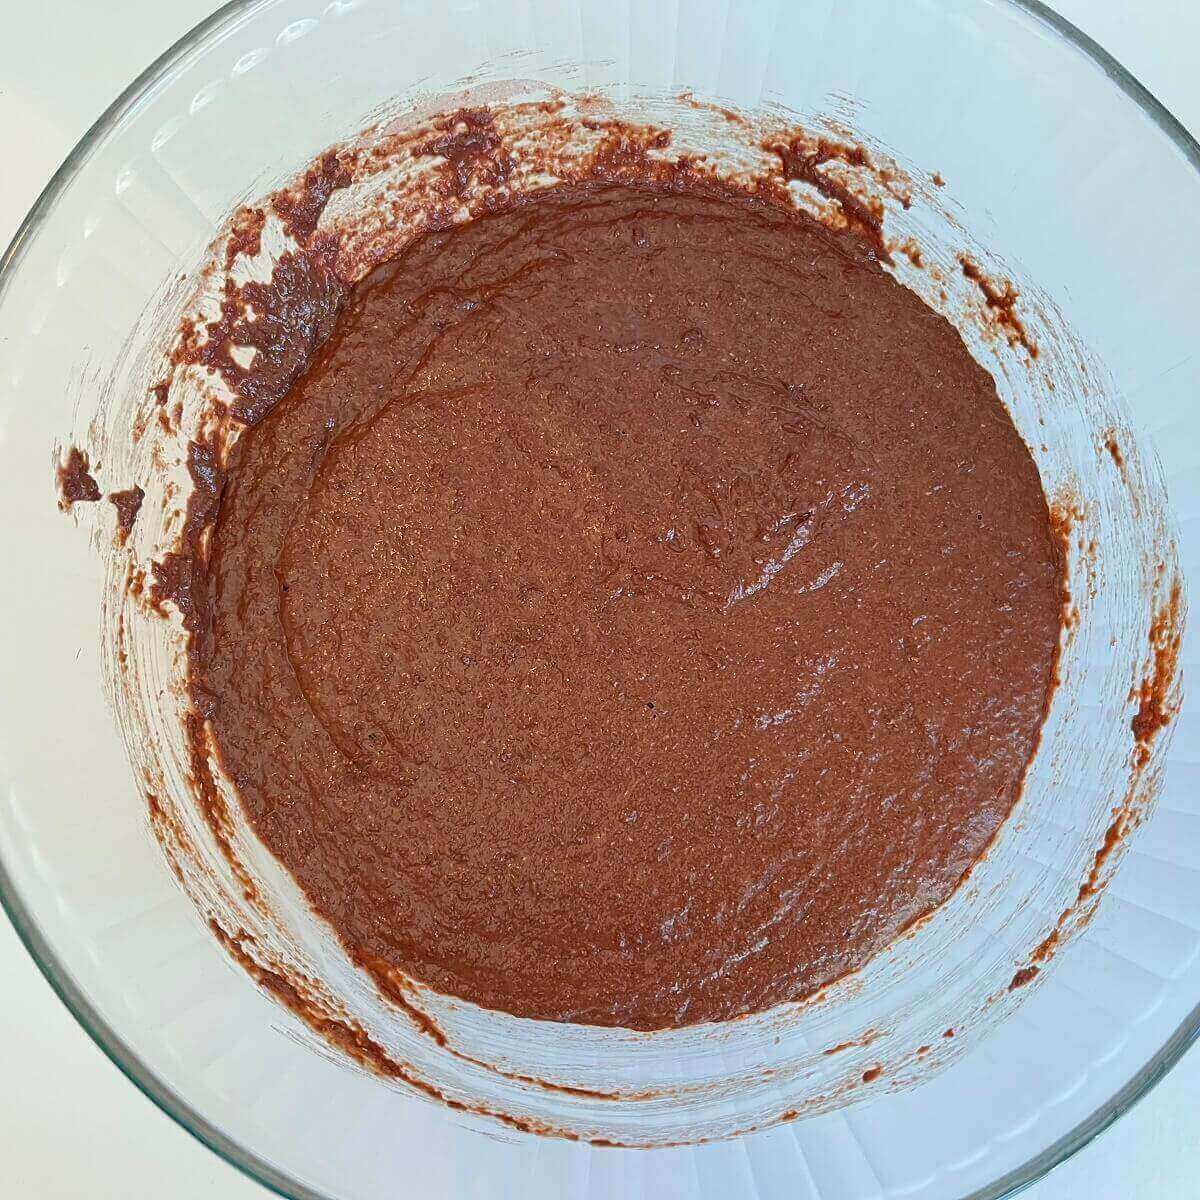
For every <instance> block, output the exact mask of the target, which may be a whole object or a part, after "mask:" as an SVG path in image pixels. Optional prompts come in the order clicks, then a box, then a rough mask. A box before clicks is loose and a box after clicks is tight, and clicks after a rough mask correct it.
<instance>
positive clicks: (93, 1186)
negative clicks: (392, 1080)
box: [0, 0, 1200, 1200]
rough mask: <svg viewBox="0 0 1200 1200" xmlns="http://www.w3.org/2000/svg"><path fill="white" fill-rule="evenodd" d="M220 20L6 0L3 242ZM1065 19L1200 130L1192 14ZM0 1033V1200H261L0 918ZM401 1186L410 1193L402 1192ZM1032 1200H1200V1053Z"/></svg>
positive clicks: (185, 8) (1198, 42) (1087, 13)
mask: <svg viewBox="0 0 1200 1200" xmlns="http://www.w3.org/2000/svg"><path fill="white" fill-rule="evenodd" d="M213 7H214V6H213V4H212V3H211V2H210V0H36V2H34V3H29V2H28V0H26V2H24V3H18V2H17V0H0V18H2V19H0V31H2V32H0V245H3V244H4V243H6V242H7V241H8V239H9V238H10V237H11V236H12V234H13V232H15V230H16V226H17V224H18V222H19V221H20V219H21V218H22V217H23V216H24V214H25V212H26V210H27V209H28V208H29V206H30V205H31V204H32V203H33V201H34V199H35V198H36V197H37V194H38V193H39V192H40V191H41V189H42V187H43V186H44V184H45V183H46V181H47V180H48V179H49V177H50V175H51V174H52V173H53V171H54V170H55V168H56V167H57V166H58V165H59V163H60V162H61V161H62V159H63V158H64V157H65V156H66V154H67V153H68V151H69V150H70V149H71V147H72V146H73V145H74V144H75V142H76V141H77V140H78V139H79V138H80V136H81V135H82V134H83V133H84V131H85V130H86V129H87V127H88V126H89V125H90V124H91V123H92V121H93V120H94V119H95V118H96V117H97V116H98V115H99V114H100V112H101V111H102V110H103V109H104V108H105V107H106V106H107V105H108V104H109V102H110V101H111V100H113V99H114V98H115V97H116V95H117V94H118V93H119V92H120V91H121V90H122V89H123V88H124V87H125V85H126V84H127V83H128V82H129V81H130V80H132V79H133V78H134V76H135V75H137V74H138V73H139V72H140V71H141V70H142V69H143V68H144V67H145V66H146V65H147V64H149V63H150V62H151V60H152V59H154V58H155V57H156V56H157V55H158V54H160V53H161V52H162V51H163V50H164V49H166V48H167V46H169V45H170V44H171V43H172V42H173V41H174V40H175V39H176V38H178V37H180V36H181V35H182V34H184V33H185V32H186V31H187V30H188V29H189V28H191V26H192V25H194V24H195V23H196V22H197V21H199V20H200V19H201V18H203V17H204V16H206V15H207V14H208V13H209V12H210V11H211V10H212V8H213ZM1055 7H1057V8H1058V9H1059V10H1060V11H1061V12H1062V13H1063V14H1064V15H1065V16H1067V17H1068V18H1069V19H1070V20H1072V21H1074V22H1075V23H1076V24H1078V25H1080V26H1081V27H1082V28H1083V29H1085V30H1086V31H1087V32H1088V33H1090V34H1091V35H1092V36H1093V37H1094V38H1096V40H1097V41H1099V42H1100V43H1101V45H1103V46H1105V47H1106V48H1107V49H1108V50H1109V51H1111V52H1112V53H1113V54H1114V55H1115V56H1116V57H1117V58H1118V59H1119V60H1120V61H1122V62H1123V63H1124V64H1125V65H1126V66H1127V67H1128V68H1129V69H1130V70H1131V71H1132V72H1133V73H1134V75H1136V76H1137V77H1138V78H1139V79H1141V81H1142V82H1143V83H1144V84H1146V86H1147V87H1149V88H1150V90H1151V91H1152V92H1154V93H1155V94H1156V95H1157V96H1158V98H1159V99H1160V100H1162V101H1163V103H1164V104H1166V105H1167V107H1168V108H1170V109H1171V110H1172V112H1174V113H1175V115H1176V116H1177V117H1179V118H1180V119H1181V120H1182V121H1183V122H1184V124H1185V125H1187V126H1188V127H1189V128H1190V129H1191V130H1192V131H1193V132H1195V133H1200V69H1198V67H1197V63H1198V61H1200V60H1198V57H1197V47H1198V46H1200V0H1135V2H1134V3H1130V2H1129V0H1058V3H1057V4H1056V5H1055ZM1197 219H1200V214H1197ZM0 1030H2V1031H3V1032H2V1034H0V1037H2V1038H3V1040H2V1042H0V1197H2V1198H3V1200H24V1198H32V1200H51V1198H55V1200H57V1198H59V1197H71V1198H76V1197H88V1198H90V1200H101V1198H105V1197H120V1198H121V1200H150V1198H151V1197H153V1198H155V1200H158V1198H159V1197H169V1198H171V1200H200V1198H203V1200H252V1198H256V1200H262V1198H263V1197H265V1196H267V1194H268V1193H267V1192H266V1191H265V1189H263V1188H261V1187H260V1186H259V1185H257V1184H255V1183H252V1182H251V1181H249V1180H248V1179H246V1178H244V1177H243V1176H242V1175H240V1174H239V1173H238V1172H237V1171H236V1170H234V1168H232V1167H230V1166H228V1165H227V1164H225V1163H223V1162H222V1161H220V1160H219V1159H218V1158H217V1157H216V1156H215V1155H214V1154H212V1153H210V1152H209V1151H208V1150H206V1149H205V1148H204V1147H202V1146H201V1145H200V1144H199V1143H198V1142H196V1141H194V1140H193V1139H192V1138H191V1136H190V1135H188V1134H187V1133H185V1132H184V1131H183V1130H182V1129H180V1128H179V1127H178V1126H176V1125H175V1124H174V1123H173V1122H172V1121H171V1120H170V1119H169V1118H168V1117H166V1116H165V1115H164V1114H163V1113H161V1112H159V1111H158V1109H157V1108H155V1106H154V1105H153V1104H151V1102H150V1101H149V1100H147V1099H145V1098H144V1097H143V1096H142V1095H141V1094H140V1093H139V1092H138V1091H137V1090H136V1089H135V1088H134V1087H133V1086H132V1085H131V1084H130V1083H128V1082H127V1081H126V1080H125V1079H124V1078H123V1076H122V1075H121V1074H120V1072H119V1071H118V1070H117V1069H116V1068H115V1067H114V1066H113V1065H112V1064H111V1063H109V1062H108V1060H107V1059H106V1058H105V1057H104V1056H103V1054H101V1052H100V1051H99V1050H98V1049H97V1048H96V1047H95V1046H94V1045H93V1044H92V1043H91V1041H90V1040H89V1039H88V1037H87V1035H86V1034H85V1033H84V1032H83V1031H82V1029H80V1028H79V1027H78V1026H77V1025H76V1024H75V1021H74V1019H73V1018H72V1017H71V1016H70V1015H69V1014H68V1013H67V1011H66V1009H65V1008H63V1006H62V1005H61V1004H60V1003H59V1002H58V1000H57V999H56V998H55V996H54V994H53V993H52V992H51V991H50V988H49V986H48V985H47V984H46V983H45V981H44V980H43V979H42V977H41V975H40V974H39V973H38V971H37V969H36V968H35V966H34V965H33V962H32V961H31V960H30V959H29V957H28V955H27V954H26V952H25V950H24V948H23V947H22V946H21V944H20V943H19V942H18V940H17V937H16V934H15V933H14V932H13V930H12V928H11V927H10V926H9V925H8V923H7V922H6V921H3V920H2V919H0ZM397 1185H398V1187H397V1194H398V1195H402V1194H405V1192H406V1190H407V1189H406V1185H405V1181H403V1180H398V1181H397ZM1027 1195H1028V1196H1029V1197H1030V1198H1031V1200H1193V1198H1194V1197H1197V1196H1200V1049H1196V1050H1193V1052H1192V1053H1191V1054H1190V1055H1189V1056H1188V1057H1186V1058H1185V1059H1184V1061H1183V1062H1182V1063H1180V1064H1179V1066H1177V1067H1176V1068H1175V1070H1174V1071H1173V1072H1172V1074H1171V1075H1170V1076H1169V1077H1168V1078H1167V1079H1166V1081H1165V1082H1163V1083H1162V1084H1160V1085H1159V1087H1158V1088H1157V1089H1156V1090H1155V1091H1154V1092H1153V1093H1152V1094H1151V1095H1150V1097H1148V1098H1147V1099H1146V1100H1145V1101H1144V1102H1143V1103H1142V1104H1141V1105H1140V1106H1139V1107H1138V1108H1137V1109H1136V1110H1135V1111H1134V1112H1133V1113H1132V1114H1131V1115H1129V1116H1128V1117H1126V1118H1125V1119H1124V1120H1123V1121H1122V1122H1121V1123H1119V1124H1118V1125H1117V1126H1116V1127H1115V1128H1114V1129H1112V1130H1111V1131H1109V1133H1107V1134H1106V1135H1105V1136H1104V1137H1103V1138H1101V1139H1100V1140H1099V1141H1098V1142H1096V1143H1094V1144H1093V1145H1092V1146H1090V1147H1088V1148H1087V1149H1086V1150H1084V1151H1083V1152H1082V1153H1081V1154H1080V1155H1078V1156H1077V1157H1076V1158H1075V1159H1074V1160H1072V1161H1071V1162H1069V1163H1067V1164H1066V1165H1064V1166H1063V1167H1061V1168H1059V1170H1058V1171H1057V1172H1055V1173H1054V1174H1053V1175H1052V1176H1051V1177H1050V1178H1049V1179H1047V1180H1045V1181H1043V1182H1042V1183H1041V1184H1039V1185H1038V1186H1037V1187H1035V1188H1034V1189H1032V1190H1031V1191H1029V1192H1028V1193H1027ZM414 1200H419V1198H418V1197H414ZM614 1200H616V1198H614Z"/></svg>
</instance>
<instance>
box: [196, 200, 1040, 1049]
mask: <svg viewBox="0 0 1200 1200" xmlns="http://www.w3.org/2000/svg"><path fill="white" fill-rule="evenodd" d="M210 578H211V580H212V587H211V590H210V598H211V630H210V632H208V633H206V634H205V637H204V638H203V639H202V642H201V651H200V652H199V653H198V656H197V659H196V665H195V668H194V669H195V671H196V673H197V682H198V686H201V687H203V689H204V692H205V695H206V696H208V697H210V698H211V697H215V702H213V701H212V700H211V699H210V700H209V701H208V704H209V710H210V711H213V714H214V715H213V718H212V729H213V733H214V735H215V739H216V742H217V745H218V747H219V751H220V756H221V758H222V761H223V764H224V766H225V768H226V770H227V771H228V772H229V774H230V775H231V777H232V778H233V779H234V781H235V783H236V785H237V787H238V789H239V791H240V793H241V796H242V799H243V801H244V803H245V805H246V807H247V809H248V812H249V814H250V816H251V819H252V821H253V823H254V825H255V826H256V828H257V830H258V831H259V833H260V834H261V836H262V837H263V839H264V840H265V841H266V843H267V845H268V846H269V847H270V848H271V849H272V850H273V851H274V852H275V853H276V854H277V855H278V856H279V857H280V858H281V859H282V861H283V862H284V863H285V864H286V865H287V866H288V867H289V868H290V869H291V871H292V872H293V873H294V874H295V876H296V878H297V879H298V880H299V881H300V883H301V884H302V886H303V887H304V889H305V890H306V891H307V893H308V894H309V896H310V897H311V898H312V900H313V902H314V903H315V905H316V906H317V908H318V909H319V910H320V911H321V912H322V913H323V914H324V915H325V916H326V917H327V918H328V919H329V920H330V921H331V922H332V923H333V925H334V926H335V927H336V929H337V930H338V931H339V933H340V934H341V936H342V937H343V938H344V940H345V941H346V943H347V945H348V946H349V947H350V948H351V949H352V951H353V952H354V953H355V954H356V955H357V956H358V957H359V958H360V960H362V961H365V962H368V963H372V964H374V965H375V966H376V967H378V966H379V964H380V963H388V964H393V965H395V966H398V967H400V968H402V969H403V970H404V971H406V972H408V973H410V974H411V975H413V976H415V977H416V978H418V979H420V980H423V981H425V982H427V983H429V984H431V985H432V986H434V987H435V988H437V989H440V990H442V991H447V992H451V993H455V994H457V995H459V996H463V997H466V998H468V999H470V1000H473V1001H476V1002H477V1003H480V1004H483V1005H486V1006H489V1007H493V1008H500V1009H505V1010H507V1011H509V1012H512V1013H517V1014H520V1015H523V1016H533V1017H543V1018H553V1019H558V1020H571V1021H582V1022H587V1023H594V1024H601V1025H624V1026H630V1027H633V1028H655V1027H661V1026H670V1025H682V1024H690V1023H693V1022H698V1021H702V1020H713V1019H723V1018H728V1017H731V1016H734V1015H736V1014H739V1013H744V1012H747V1011H752V1010H757V1009H762V1008H765V1007H767V1006H770V1005H772V1004H775V1003H777V1002H780V1001H783V1000H787V999H790V998H798V997H802V996H804V995H807V994H809V993H811V992H813V991H814V990H815V989H817V988H819V987H820V986H821V985H822V984H825V983H827V982H829V981H830V980H833V979H835V978H837V977H839V976H841V975H843V974H845V973H846V972H848V971H851V970H853V969H854V968H856V967H858V966H859V965H861V964H862V963H863V962H864V961H865V960H866V959H867V958H869V957H870V956H871V955H872V954H873V953H874V952H876V951H877V950H878V949H880V948H881V947H882V946H884V945H885V944H886V943H888V942H889V941H891V940H892V939H893V938H894V937H895V936H896V935H897V934H898V933H899V932H900V931H901V930H903V929H904V928H905V927H906V926H908V925H909V924H911V923H912V922H913V921H914V920H915V919H916V918H918V917H920V916H921V915H922V914H925V913H928V912H929V911H930V910H931V909H932V908H933V907H934V906H936V905H937V904H939V903H940V902H942V901H943V900H945V899H946V897H947V896H949V895H950V893H951V892H952V891H953V890H954V888H955V887H956V886H957V884H958V883H959V882H960V880H961V879H962V877H963V874H964V872H965V871H967V870H968V869H969V868H970V867H971V865H972V864H973V863H974V861H975V860H976V859H977V858H978V856H979V855H980V853H981V852H982V851H983V850H984V849H985V848H986V847H987V845H988V843H989V841H990V840H991V838H992V836H993V834H994V833H995V832H996V829H997V827H998V826H999V825H1000V823H1001V822H1002V821H1003V820H1004V818H1005V816H1006V815H1007V813H1008V812H1009V809H1010V808H1011V806H1012V804H1013V802H1014V800H1015V799H1016V797H1017V795H1018V792H1019V789H1020V786H1021V782H1022V776H1023V772H1024V770H1025V766H1026V763H1027V761H1028V759H1029V757H1030V755H1031V753H1032V751H1033V748H1034V746H1035V744H1036V740H1037V737H1038V732H1039V727H1040V723H1041V720H1042V717H1043V713H1044V709H1045V705H1046V700H1047V695H1048V691H1049V688H1050V687H1051V677H1052V673H1053V667H1054V660H1055V656H1056V648H1057V644H1058V635H1059V624H1060V605H1061V595H1060V593H1061V587H1062V578H1061V566H1060V561H1059V555H1058V552H1057V549H1056V543H1055V541H1054V538H1053V536H1052V534H1051V530H1050V525H1049V519H1048V514H1047V508H1046V502H1045V498H1044V496H1043V494H1042V490H1041V487H1040V483H1039V480H1038V476H1037V472H1036V469H1035V467H1034V464H1033V462H1032V460H1031V458H1030V455H1029V453H1028V451H1027V449H1026V447H1025V446H1024V444H1023V443H1022V441H1021V439H1020V438H1019V436H1018V435H1017V433H1016V431H1015V429H1014V427H1013V425H1012V423H1011V421H1010V420H1009V418H1008V417H1007V415H1006V413H1005V412H1004V410H1003V408H1002V406H1001V404H1000V403H999V401H998V399H997V396H996V391H995V387H994V385H993V383H992V380H991V379H990V377H989V376H988V375H987V374H986V373H985V372H984V370H983V369H982V368H980V367H979V366H978V365H977V364H976V363H975V362H974V361H973V360H972V359H971V357H970V356H969V355H968V353H967V351H966V349H965V348H964V346H963V344H962V342H961V340H960V338H959V336H958V334H957V333H956V332H955V331H954V330H953V329H952V328H951V326H950V325H949V324H947V322H946V321H944V320H943V319H942V318H941V317H939V316H937V315H936V314H935V313H933V312H932V311H931V310H930V309H929V308H927V307H926V306H925V305H924V304H923V303H922V302H921V301H920V300H919V299H918V298H917V297H916V296H915V295H914V294H913V293H911V292H909V291H907V290H906V289H904V288H903V287H901V286H899V285H898V284H897V283H895V282H894V281H893V280H891V279H890V278H889V277H888V276H887V275H886V274H885V273H884V272H883V270H882V269H881V268H880V266H879V265H878V263H877V262H876V261H875V259H874V257H873V256H872V254H871V253H870V252H869V251H868V250H867V249H866V248H865V246H863V245H862V244H860V243H859V242H858V241H857V240H856V239H855V238H854V237H852V236H848V235H846V234H838V233H833V232H830V231H828V230H826V229H825V228H823V227H821V226H819V225H817V224H816V223H814V222H812V221H811V220H809V219H808V218H806V217H803V216H799V215H792V214H786V213H783V212H781V211H779V210H777V209H775V208H772V207H770V206H767V205H756V204H752V203H736V202H734V201H731V200H725V199H719V198H715V197H711V196H705V195H701V194H699V193H687V192H684V193H670V192H654V191H652V190H649V189H646V190H642V189H632V188H628V187H616V186H613V187H607V188H593V189H588V188H583V187H562V188H558V189H555V190H553V191H551V192H549V193H546V194H545V195H543V196H542V197H541V198H540V199H538V200H536V201H534V202H532V203H528V204H526V205H524V206H522V207H518V208H516V209H514V210H512V211H508V212H499V213H495V214H492V215H490V216H487V217H484V218H481V219H479V220H476V221H473V222H471V223H469V224H467V225H465V226H462V227H459V228H456V229H454V230H453V231H449V232H440V233H436V234H430V235H427V236H425V237H423V238H422V239H421V240H419V241H417V242H416V243H415V244H414V245H412V246H411V247H410V248H409V249H408V250H407V251H406V252H405V253H404V254H403V255H402V256H401V257H400V258H399V259H398V260H396V261H394V262H393V263H391V264H389V265H388V266H386V267H384V268H382V269H381V270H380V271H378V272H377V273H376V274H375V276H373V277H372V278H371V279H370V280H368V281H367V282H366V283H365V284H363V285H361V286H360V287H359V289H358V290H357V291H356V292H355V293H353V294H352V296H351V297H350V300H349V303H348V306H347V308H346V310H345V312H344V313H343V315H342V317H341V319H340V323H339V325H338V328H337V330H336V332H335V333H334V336H333V337H332V339H331V340H330V342H329V343H328V344H327V345H326V346H325V348H324V349H323V350H322V351H321V352H320V354H319V355H318V357H317V360H316V362H315V363H314V364H313V365H312V366H311V368H310V369H309V370H308V371H307V373H306V374H305V375H304V376H303V377H302V378H301V379H300V380H299V382H298V383H296V384H295V385H294V386H293V387H292V389H291V391H290V393H289V394H288V395H287V397H286V398H285V399H284V400H283V401H282V403H280V404H279V405H278V407H277V408H275V410H274V411H273V412H272V413H271V414H270V415H269V416H267V417H266V418H265V420H263V421H262V422H261V423H260V424H258V425H257V426H255V427H253V428H251V429H249V430H248V431H247V432H246V434H245V436H244V437H243V439H242V441H241V444H240V447H239V450H238V454H237V458H236V461H235V462H234V463H233V464H232V466H231V468H230V472H229V478H228V483H227V485H226V488H225V493H224V497H223V500H222V507H221V513H220V517H219V521H218V524H217V530H216V537H215V549H214V555H213V562H212V568H211V573H210Z"/></svg>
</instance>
